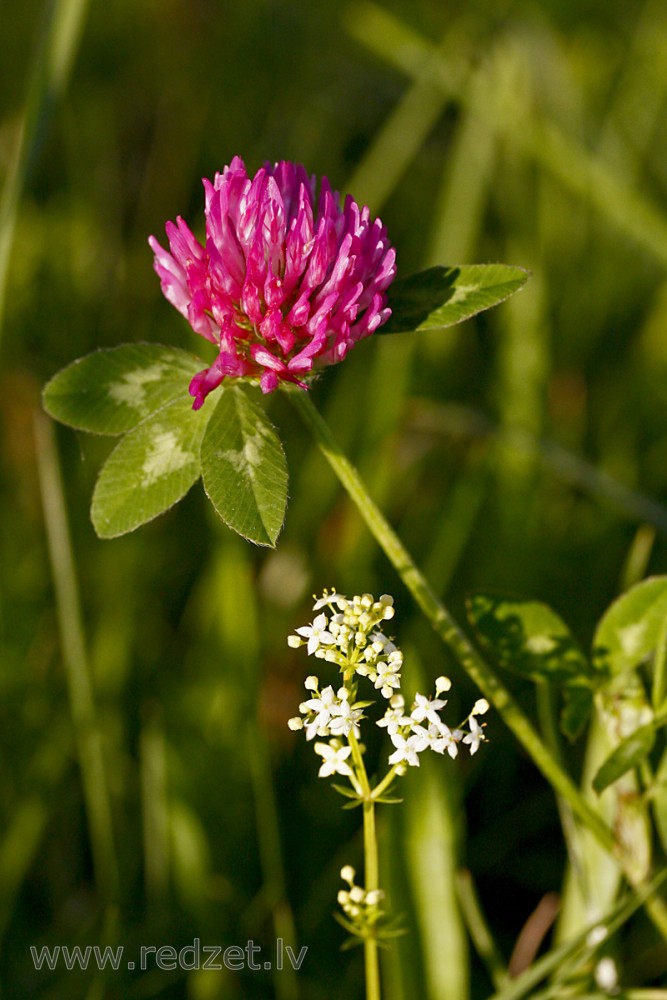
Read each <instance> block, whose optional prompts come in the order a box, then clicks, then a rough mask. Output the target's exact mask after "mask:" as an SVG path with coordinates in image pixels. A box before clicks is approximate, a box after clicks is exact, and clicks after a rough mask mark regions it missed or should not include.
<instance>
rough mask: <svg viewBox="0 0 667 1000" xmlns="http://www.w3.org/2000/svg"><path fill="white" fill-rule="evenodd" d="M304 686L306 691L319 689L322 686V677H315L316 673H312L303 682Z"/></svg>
mask: <svg viewBox="0 0 667 1000" xmlns="http://www.w3.org/2000/svg"><path fill="white" fill-rule="evenodd" d="M303 686H304V687H305V689H306V691H317V689H318V687H319V686H320V679H319V677H315V675H314V674H311V675H310V676H309V677H306V679H305V681H304V682H303Z"/></svg>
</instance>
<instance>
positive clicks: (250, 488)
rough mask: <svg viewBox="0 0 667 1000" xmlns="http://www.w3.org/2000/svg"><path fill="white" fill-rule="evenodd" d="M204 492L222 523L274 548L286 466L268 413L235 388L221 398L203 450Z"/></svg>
mask: <svg viewBox="0 0 667 1000" xmlns="http://www.w3.org/2000/svg"><path fill="white" fill-rule="evenodd" d="M201 462H202V476H203V480H204V489H205V490H206V492H207V494H208V496H209V499H210V500H211V503H212V504H213V506H214V507H215V509H216V511H217V512H218V514H219V515H220V517H221V518H222V520H223V521H224V522H225V524H227V525H228V526H229V527H230V528H232V529H233V530H234V531H237V532H238V533H239V535H242V536H243V537H244V538H247V539H249V540H250V541H251V542H255V543H256V544H257V545H270V546H272V547H273V546H275V543H276V539H277V538H278V535H279V534H280V529H281V528H282V526H283V521H284V520H285V508H286V506H287V464H286V462H285V455H284V452H283V449H282V445H281V443H280V438H279V437H278V435H277V433H276V431H275V428H274V427H273V425H272V424H271V423H270V422H269V420H268V419H267V417H266V415H265V413H264V411H263V410H262V409H260V408H259V407H258V406H256V405H255V404H254V403H252V402H251V401H250V399H249V398H248V396H247V395H246V394H245V393H244V392H243V390H242V389H240V388H238V387H237V386H234V387H232V388H229V389H226V390H225V392H223V393H222V395H221V398H220V401H219V403H218V405H217V407H216V409H215V411H214V413H213V416H212V417H211V420H210V421H209V425H208V429H207V431H206V435H205V437H204V441H203V444H202V449H201Z"/></svg>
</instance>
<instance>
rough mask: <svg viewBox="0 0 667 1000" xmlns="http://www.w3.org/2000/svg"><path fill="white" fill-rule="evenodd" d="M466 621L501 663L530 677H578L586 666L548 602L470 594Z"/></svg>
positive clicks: (581, 677) (585, 674)
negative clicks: (467, 619)
mask: <svg viewBox="0 0 667 1000" xmlns="http://www.w3.org/2000/svg"><path fill="white" fill-rule="evenodd" d="M468 614H469V617H470V621H471V623H472V625H473V626H474V628H475V630H476V631H477V633H478V635H479V636H480V638H481V639H482V641H483V643H484V644H485V645H486V646H487V647H488V648H489V649H490V650H491V651H492V652H493V654H494V656H495V657H496V659H497V660H498V662H499V663H500V665H501V666H502V667H505V668H506V669H507V670H512V671H513V672H514V673H517V674H521V675H522V676H523V677H530V678H533V679H546V680H558V681H580V682H581V681H583V682H584V683H585V682H586V679H587V678H589V677H590V674H591V669H590V666H589V664H588V661H587V659H586V657H585V656H584V654H583V652H582V651H581V649H580V648H579V646H578V645H577V643H576V641H575V639H574V637H573V636H572V633H571V632H570V630H569V628H568V627H567V625H566V624H565V622H564V621H563V619H562V618H561V617H560V615H558V614H556V612H555V611H553V610H552V609H551V608H550V607H549V606H548V605H547V604H542V603H541V602H540V601H525V600H519V599H515V598H508V597H500V596H496V595H493V594H475V595H474V596H473V597H471V598H470V599H469V601H468Z"/></svg>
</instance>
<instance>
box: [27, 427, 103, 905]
mask: <svg viewBox="0 0 667 1000" xmlns="http://www.w3.org/2000/svg"><path fill="white" fill-rule="evenodd" d="M35 440H36V450H37V468H38V472H39V481H40V488H41V494H42V506H43V510H44V523H45V525H46V538H47V543H48V547H49V556H50V559H51V568H52V572H53V584H54V590H55V597H56V607H57V611H58V621H59V627H60V638H61V643H62V656H63V666H64V669H65V676H66V678H67V689H68V695H69V703H70V711H71V714H72V724H73V727H74V733H75V738H76V744H77V753H78V758H79V767H80V769H81V778H82V783H83V793H84V798H85V802H86V811H87V814H88V827H89V831H90V842H91V848H92V854H93V864H94V867H95V877H96V882H97V886H98V889H99V892H100V895H101V897H102V899H103V901H104V902H105V903H106V904H115V903H116V902H117V898H118V889H119V879H118V861H117V857H116V849H115V845H114V840H113V833H112V823H111V814H112V810H111V794H110V791H109V784H108V780H107V772H106V765H105V762H104V753H103V746H102V743H103V741H102V732H101V729H100V725H99V721H98V719H97V713H96V710H95V700H94V694H93V682H92V677H91V670H90V664H89V662H88V656H87V653H86V648H85V640H84V635H83V623H82V620H81V608H80V605H79V594H78V587H77V581H76V572H75V568H74V558H73V555H72V546H71V544H70V537H69V526H68V523H67V513H66V510H65V497H64V493H63V486H62V480H61V476H60V467H59V464H58V456H57V453H56V446H55V441H54V439H53V430H52V425H51V424H50V422H49V421H48V420H47V419H46V418H45V417H43V416H42V415H41V414H39V413H38V414H36V416H35Z"/></svg>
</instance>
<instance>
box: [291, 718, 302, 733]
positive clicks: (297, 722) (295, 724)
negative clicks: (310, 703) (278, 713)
mask: <svg viewBox="0 0 667 1000" xmlns="http://www.w3.org/2000/svg"><path fill="white" fill-rule="evenodd" d="M287 725H288V726H289V728H290V729H291V730H292V732H294V733H296V732H297V731H298V730H299V729H303V719H302V718H301V716H300V715H295V716H294V718H293V719H288V720H287Z"/></svg>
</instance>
